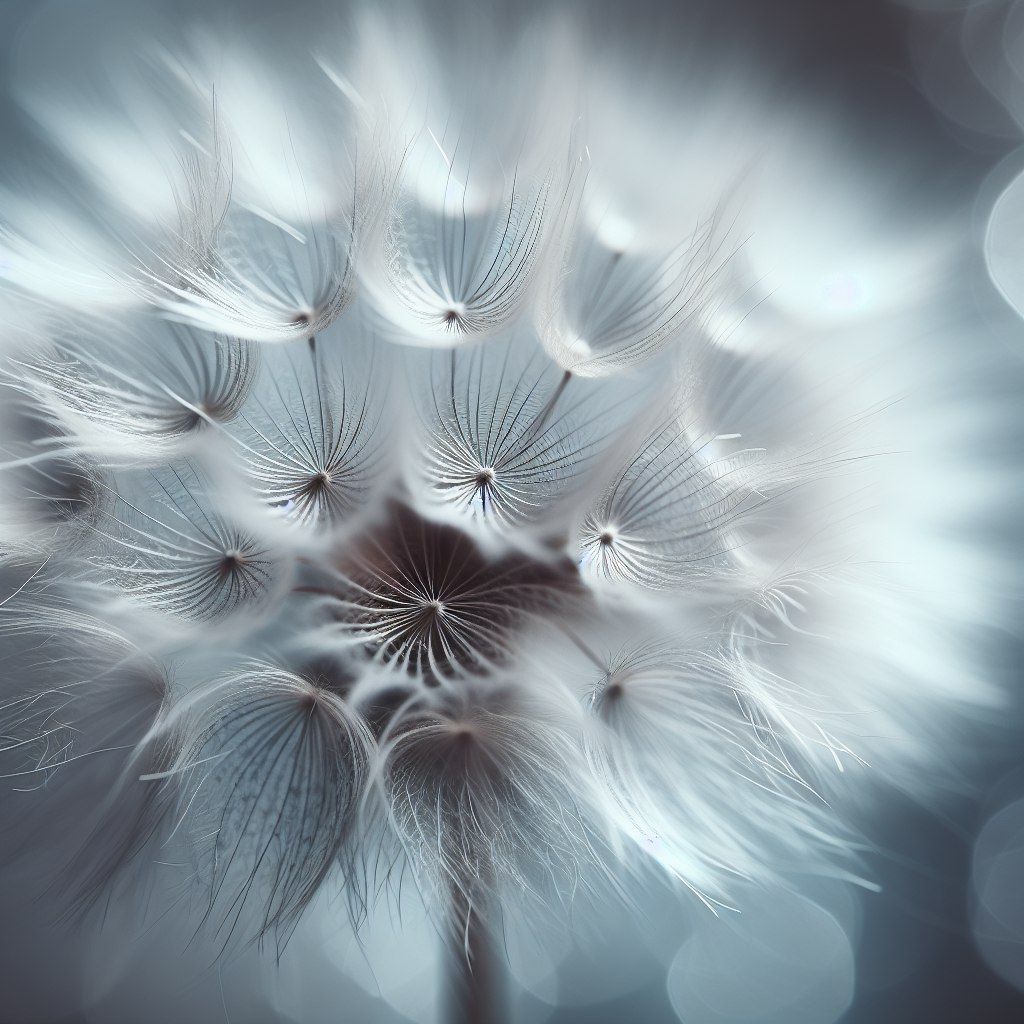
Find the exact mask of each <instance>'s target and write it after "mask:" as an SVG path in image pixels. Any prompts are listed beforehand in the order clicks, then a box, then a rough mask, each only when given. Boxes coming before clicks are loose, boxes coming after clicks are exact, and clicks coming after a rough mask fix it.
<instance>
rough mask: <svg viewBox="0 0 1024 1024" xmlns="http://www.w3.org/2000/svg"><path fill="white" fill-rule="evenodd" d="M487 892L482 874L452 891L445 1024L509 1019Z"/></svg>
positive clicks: (494, 1023)
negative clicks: (484, 900) (489, 915)
mask: <svg viewBox="0 0 1024 1024" xmlns="http://www.w3.org/2000/svg"><path fill="white" fill-rule="evenodd" d="M487 889H488V884H487V880H486V879H483V878H481V877H480V875H479V874H478V875H477V876H476V877H474V878H469V879H467V880H466V882H465V884H457V883H453V884H452V887H451V904H450V908H449V911H450V918H449V935H448V945H447V955H448V964H447V968H448V979H447V982H448V983H447V990H446V993H445V999H446V1003H447V1005H446V1007H445V1016H444V1019H445V1021H446V1024H505V1022H506V1021H507V1019H508V1013H507V1008H506V1005H505V1003H506V1000H505V991H504V984H503V978H502V969H501V961H500V958H499V956H498V951H497V950H496V949H495V945H494V941H493V934H492V931H491V923H492V922H490V921H489V920H488V916H487V910H486V905H484V904H483V903H482V896H481V893H482V892H483V891H485V890H487Z"/></svg>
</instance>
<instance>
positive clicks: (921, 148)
mask: <svg viewBox="0 0 1024 1024" xmlns="http://www.w3.org/2000/svg"><path fill="white" fill-rule="evenodd" d="M79 2H80V3H83V4H88V3H89V0H79ZM38 6H39V4H38V3H37V2H36V0H0V75H3V74H4V73H5V69H6V68H7V66H8V58H9V57H10V55H11V54H13V53H14V52H15V51H16V49H17V47H18V43H19V29H20V27H21V26H22V24H23V23H24V20H25V19H26V18H27V17H29V16H31V15H32V13H33V12H34V9H35V8H36V7H38ZM92 6H94V7H98V6H100V0H93V2H92ZM199 6H202V5H199ZM237 6H238V7H239V10H240V11H242V10H244V11H245V12H246V15H245V16H257V15H258V13H259V11H260V10H261V9H262V7H264V6H268V7H269V6H273V5H269V4H268V5H260V4H242V5H237ZM506 6H507V7H508V8H509V10H510V11H512V9H513V7H518V0H507V4H506ZM588 6H589V12H590V14H591V15H592V16H594V17H595V18H596V19H598V20H599V21H600V19H602V18H603V19H605V22H606V24H607V26H608V31H609V32H622V33H624V34H627V35H632V36H635V45H637V46H639V47H641V48H642V47H644V46H652V47H653V46H658V47H661V48H663V49H665V50H668V51H671V50H672V49H673V48H674V47H678V50H679V53H680V61H682V59H683V55H684V54H685V52H686V49H687V46H686V42H687V40H689V39H691V38H692V37H693V34H694V32H695V31H696V30H699V33H700V37H701V39H702V40H704V41H705V42H704V45H705V46H711V45H713V44H714V41H715V40H720V41H722V45H724V46H727V47H728V49H729V51H730V54H731V55H732V57H733V58H735V56H736V55H737V54H740V55H742V53H743V52H744V48H748V49H749V52H750V53H751V54H752V55H753V54H754V53H756V54H757V55H758V59H764V56H765V54H766V53H767V54H768V55H769V57H770V56H771V55H772V53H773V51H774V52H777V54H778V74H779V80H780V81H781V82H782V83H784V85H785V88H787V89H789V90H791V91H792V95H794V96H806V95H809V96H828V97H830V98H831V99H832V100H833V102H834V103H835V107H836V109H837V110H840V111H841V112H842V116H843V118H844V119H845V121H844V124H845V128H846V130H848V131H849V133H850V134H851V136H853V137H855V138H857V139H858V140H859V142H860V144H861V145H862V146H863V147H865V150H866V151H867V152H869V153H871V152H874V153H876V154H877V153H882V152H884V151H896V152H898V153H899V154H900V160H901V161H904V162H905V161H906V160H909V161H910V162H911V163H912V166H914V167H915V168H916V169H917V170H916V172H917V173H918V174H919V175H920V188H921V192H922V193H923V194H925V195H926V196H927V197H928V201H930V202H932V203H933V204H934V205H935V210H936V216H939V215H940V214H941V213H942V208H943V206H944V205H948V206H949V207H954V206H959V205H962V204H964V203H965V202H970V201H971V200H972V198H973V197H974V196H976V195H977V194H978V193H979V191H980V190H981V188H982V184H983V182H984V181H985V180H986V178H987V177H988V176H989V174H990V172H991V171H992V169H993V168H994V167H996V166H997V165H998V164H999V162H1000V161H1001V160H1003V159H1004V158H1005V157H1006V156H1007V155H1008V154H1010V153H1011V152H1013V151H1014V150H1015V149H1016V148H1017V147H1018V146H1019V144H1020V142H1019V138H1016V137H1014V136H1013V134H1012V132H1011V131H1005V132H1000V131H998V130H996V131H979V130H974V129H973V128H972V127H971V126H970V125H966V124H964V123H960V124H956V123H953V122H952V121H951V120H949V119H948V118H946V117H944V116H943V114H942V113H941V112H940V111H938V110H936V109H935V106H934V105H933V103H931V102H930V101H929V98H928V97H927V96H926V95H924V94H923V92H922V90H921V87H920V84H919V80H918V78H917V77H916V76H915V74H914V70H913V66H912V59H911V43H910V41H911V36H912V33H911V20H912V19H915V18H916V19H920V18H921V17H922V16H924V17H934V18H936V19H937V20H936V24H937V25H940V24H941V22H940V20H938V19H941V18H942V17H944V15H943V14H942V13H941V11H940V13H938V14H935V15H927V14H925V15H922V13H921V12H920V11H913V10H909V9H908V7H906V6H901V5H898V4H896V3H889V2H883V0H717V2H710V0H708V2H705V0H700V2H687V0H665V2H664V3H662V4H660V5H659V4H657V3H652V2H637V0H630V2H629V3H628V4H626V5H620V4H608V5H601V4H591V5H588ZM603 6H606V7H607V10H606V11H604V12H598V11H597V9H598V8H601V7H603ZM933 6H934V7H935V8H943V7H950V8H951V7H955V6H956V4H955V3H953V2H952V0H951V2H950V3H948V4H941V3H936V4H934V5H933ZM624 8H628V10H625V9H624ZM240 16H242V15H240ZM942 73H944V74H948V76H950V78H954V77H955V76H957V75H959V74H962V73H963V72H962V69H959V68H958V67H957V66H956V65H955V64H953V63H950V64H949V66H948V70H947V71H945V72H942ZM783 95H784V94H783ZM969 102H970V103H973V104H976V105H977V108H978V113H979V118H978V120H979V123H980V122H986V119H987V122H986V123H989V124H991V123H992V122H993V121H995V122H997V123H998V116H997V115H998V110H997V106H996V104H995V103H994V101H992V100H991V99H990V98H989V97H987V96H986V95H985V94H984V93H983V91H978V93H977V95H974V96H973V97H972V98H970V100H969ZM989 108H991V109H989ZM990 114H991V116H989V115H990ZM26 131H27V129H26V126H25V123H24V121H23V120H22V118H21V117H20V115H19V114H18V113H17V111H16V110H15V109H14V107H13V105H12V104H11V103H9V102H5V103H4V104H3V105H2V106H0V165H2V163H3V160H4V156H3V152H4V151H5V150H6V152H7V153H8V154H10V153H12V152H14V151H15V150H16V149H17V147H18V146H19V145H21V144H22V143H23V142H24V139H25V137H26ZM971 242H972V240H971V239H965V253H964V260H963V272H964V274H965V275H966V277H967V279H968V280H967V287H965V289H964V294H965V296H967V297H966V298H965V299H964V300H963V301H964V304H965V307H964V308H963V309H962V310H960V313H961V315H962V316H963V317H964V318H965V319H966V320H968V321H970V320H971V319H976V320H977V323H978V324H979V328H978V329H979V330H992V331H994V332H998V333H1001V334H1003V335H1004V336H1005V341H1006V344H1007V345H1012V343H1013V334H1014V331H1015V329H1016V327H1015V325H1016V321H1015V320H1014V319H1013V317H1012V316H1010V315H1008V312H1007V311H1006V310H1005V309H1004V308H1003V307H1002V304H1001V300H999V299H998V297H997V296H996V293H995V291H994V289H993V288H992V286H991V284H990V283H989V282H988V279H987V276H986V273H985V267H984V263H983V260H982V258H981V256H980V245H979V246H978V252H973V251H971ZM972 296H973V298H972ZM1019 333H1020V335H1021V338H1020V339H1019V341H1020V344H1021V345H1022V346H1024V325H1021V326H1020V330H1019ZM1002 540H1003V541H1004V542H1005V549H1006V551H1007V552H1008V557H1012V555H1013V553H1014V552H1016V551H1018V550H1019V544H1018V543H1017V538H1016V537H1013V536H1008V537H1006V538H1003V539H1002ZM982 642H984V643H985V645H986V646H987V648H988V657H987V662H986V666H985V667H986V670H987V671H988V672H989V673H990V674H991V675H992V676H993V677H994V678H996V679H997V680H1000V681H1002V682H1004V683H1005V684H1006V686H1007V687H1008V688H1010V689H1011V690H1013V689H1015V688H1018V689H1019V684H1020V676H1021V668H1022V658H1021V653H1022V652H1021V647H1020V645H1019V643H1017V642H1016V641H1015V640H1014V639H1013V638H1011V637H1007V636H1005V635H1000V634H994V635H992V636H990V637H985V638H982ZM975 742H984V743H985V745H986V747H987V748H988V749H987V753H988V754H989V755H990V756H989V757H987V759H985V762H984V764H983V765H982V766H978V767H975V768H974V769H973V771H972V774H971V776H970V778H969V779H968V780H967V783H966V784H965V786H964V787H963V788H964V792H963V793H960V794H958V795H955V796H951V797H950V798H948V799H947V800H946V801H945V802H944V804H943V805H942V806H941V807H940V808H938V809H932V810H924V809H922V808H920V807H918V806H916V805H914V804H912V803H911V802H909V801H904V800H901V799H898V798H892V799H891V800H890V803H889V805H888V806H886V807H884V808H883V810H882V812H881V813H879V814H878V815H876V816H875V817H874V818H873V819H872V821H871V822H870V823H869V824H868V825H867V829H868V832H869V835H870V838H871V840H872V841H873V842H874V843H875V844H876V845H877V848H878V852H877V853H876V854H874V855H873V856H872V860H871V864H872V870H873V876H874V877H875V878H876V879H877V880H878V881H879V882H880V883H881V885H882V887H883V890H882V893H881V894H879V895H868V896H866V897H865V898H864V903H863V911H864V925H863V933H862V938H861V941H860V944H859V950H858V965H857V989H856V995H855V998H854V1002H853V1005H852V1007H851V1008H850V1010H849V1011H848V1012H847V1014H846V1015H845V1016H844V1017H843V1018H842V1020H843V1021H844V1024H972V1022H978V1024H1001V1022H1007V1024H1010V1022H1019V1021H1021V1020H1024V993H1022V992H1021V991H1018V990H1016V989H1015V988H1014V987H1013V986H1012V985H1010V984H1008V983H1007V982H1006V981H1004V980H1002V979H1001V978H1000V977H999V975H997V974H996V973H995V972H994V971H993V970H991V969H990V968H989V967H988V966H987V964H986V962H985V960H984V959H983V958H982V956H981V955H980V954H979V952H978V950H977V948H976V945H975V941H974V939H973V938H972V932H971V923H970V915H971V906H972V899H973V896H972V889H971V882H970V872H971V858H972V853H973V849H974V843H975V840H976V837H977V835H978V831H979V829H980V827H981V826H982V824H983V822H984V821H985V820H986V818H987V817H988V816H989V815H990V814H991V813H992V812H993V811H994V810H995V809H996V808H998V807H999V806H1002V805H1004V804H1006V803H1007V802H1008V801H1009V800H1011V799H1013V798H1016V797H1019V796H1020V795H1021V794H1022V793H1024V729H1022V728H1021V727H1020V726H1019V725H1018V723H1017V721H1016V716H1015V714H1011V715H1009V716H1008V717H1007V727H1006V729H1005V731H1004V732H1003V733H1001V734H1000V735H998V736H988V737H985V738H984V740H983V741H982V740H976V741H975ZM1021 889H1024V878H1022V879H1021V884H1020V887H1019V888H1018V891H1020V890H1021ZM0 941H3V942H5V943H12V944H17V943H18V922H17V921H15V920H13V919H11V920H9V921H8V922H6V923H5V924H4V926H3V927H2V930H0ZM1019 957H1020V960H1021V962H1022V964H1024V946H1021V947H1020V949H1019ZM4 959H5V954H4V953H0V962H2V961H3V960H4ZM63 966H64V965H62V964H61V962H60V961H59V959H53V960H50V961H48V962H40V963H39V964H38V967H37V969H38V971H39V972H40V973H41V974H42V975H43V976H49V975H50V974H54V975H57V974H59V973H60V972H61V971H62V969H63ZM169 969H171V968H169ZM594 969H595V970H599V969H600V966H599V965H595V968H594ZM1021 975H1022V976H1024V967H1022V970H1021ZM4 1000H5V996H4V992H3V989H2V987H0V1021H3V1020H6V1019H10V1020H11V1021H12V1022H13V1021H14V1020H19V1021H20V1020H27V1019H32V1020H44V1019H46V1018H43V1017H38V1016H34V1015H31V1014H32V1008H31V1007H25V1006H20V1007H19V1008H18V1010H17V1016H16V1017H10V1018H8V1013H9V1012H10V1011H9V1010H8V1009H6V1008H5V1006H4ZM24 1014H29V1015H30V1016H24ZM77 1019H79V1018H77V1017H66V1018H63V1020H64V1021H66V1022H67V1024H71V1022H72V1021H73V1020H77ZM81 1019H83V1020H84V1019H85V1018H84V1017H83V1018H81ZM90 1019H92V1018H90ZM271 1019H274V1018H273V1017H272V1016H268V1017H267V1020H271ZM339 1019H340V1020H344V1019H350V1020H357V1019H358V1017H353V1016H351V1015H345V1014H341V1015H340V1016H339ZM549 1019H550V1020H551V1021H553V1022H555V1024H584V1022H586V1024H600V1022H603V1021H607V1022H616V1024H618V1022H644V1024H662V1022H664V1024H678V1017H677V1016H676V1014H675V1012H674V1011H673V1009H672V1007H671V1006H670V1004H669V1001H668V998H667V996H666V994H665V987H664V971H663V967H662V966H661V965H660V964H655V963H652V965H651V971H650V978H649V984H648V985H646V987H643V986H642V987H640V988H638V989H637V990H636V991H634V992H632V993H631V994H630V995H628V996H625V997H622V998H620V999H617V1000H615V1001H614V1002H609V1003H606V1004H604V1005H600V1006H587V1007H583V1008H578V1009H562V1010H560V1011H558V1012H557V1013H556V1014H555V1016H553V1017H551V1018H549ZM236 1024H237V1022H236ZM250 1024H260V1022H250ZM692 1024H700V1021H693V1022H692Z"/></svg>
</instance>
